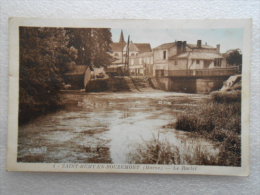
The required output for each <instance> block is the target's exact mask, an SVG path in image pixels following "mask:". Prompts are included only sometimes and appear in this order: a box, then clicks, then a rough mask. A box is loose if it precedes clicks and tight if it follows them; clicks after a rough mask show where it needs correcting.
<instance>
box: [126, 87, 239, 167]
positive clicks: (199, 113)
mask: <svg viewBox="0 0 260 195" xmlns="http://www.w3.org/2000/svg"><path fill="white" fill-rule="evenodd" d="M167 127H173V128H176V129H178V130H183V131H188V132H190V135H191V136H199V137H204V138H206V139H208V140H211V141H213V142H214V143H215V144H216V145H217V146H218V148H219V155H217V156H216V157H214V156H210V155H209V154H205V153H204V152H203V151H202V150H200V149H199V148H196V149H195V151H196V152H195V154H193V156H189V155H186V156H182V157H181V158H180V154H179V151H178V149H177V148H176V147H175V146H172V145H170V144H169V143H167V142H162V141H160V140H159V139H154V140H152V141H151V142H147V143H146V144H145V145H142V146H140V147H139V148H138V149H137V150H136V151H135V153H134V154H132V155H131V160H130V161H131V162H135V163H147V164H151V163H158V164H180V163H184V162H185V163H188V164H194V165H195V164H196V165H220V166H240V165H241V92H240V91H229V92H213V93H212V94H211V95H210V100H208V101H205V102H201V103H200V104H199V105H198V106H196V107H189V109H188V112H186V113H185V114H180V115H179V116H178V117H177V121H176V123H174V124H169V125H167ZM181 159H182V162H181Z"/></svg>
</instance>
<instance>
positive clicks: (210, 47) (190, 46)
mask: <svg viewBox="0 0 260 195" xmlns="http://www.w3.org/2000/svg"><path fill="white" fill-rule="evenodd" d="M187 46H188V47H189V48H191V49H195V48H198V46H197V44H190V43H188V44H187ZM200 48H202V49H216V48H214V47H212V46H210V45H201V47H200Z"/></svg>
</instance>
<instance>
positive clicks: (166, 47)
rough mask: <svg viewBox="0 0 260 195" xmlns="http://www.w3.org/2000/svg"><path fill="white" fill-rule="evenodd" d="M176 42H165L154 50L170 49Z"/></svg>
mask: <svg viewBox="0 0 260 195" xmlns="http://www.w3.org/2000/svg"><path fill="white" fill-rule="evenodd" d="M175 44H176V43H175V42H172V43H164V44H162V45H159V46H158V47H155V48H154V50H157V49H169V48H171V47H173V46H175Z"/></svg>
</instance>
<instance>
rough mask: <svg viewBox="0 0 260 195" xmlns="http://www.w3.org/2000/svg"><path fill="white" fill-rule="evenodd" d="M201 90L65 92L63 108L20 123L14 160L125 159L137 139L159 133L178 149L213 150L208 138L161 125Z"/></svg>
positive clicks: (193, 98) (195, 99)
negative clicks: (23, 123) (185, 91)
mask: <svg viewBox="0 0 260 195" xmlns="http://www.w3.org/2000/svg"><path fill="white" fill-rule="evenodd" d="M203 98H207V97H206V96H204V95H194V94H193V95H190V94H181V93H170V92H156V91H155V92H145V93H144V92H143V93H92V94H84V93H78V94H77V93H75V94H71V93H66V94H64V103H65V104H66V107H65V109H64V110H62V111H59V112H56V113H52V114H48V115H46V116H43V117H40V118H37V119H36V120H34V121H33V122H31V123H30V124H27V125H24V126H21V127H19V147H18V161H24V162H56V163H57V162H78V163H90V162H92V163H128V154H129V153H131V151H133V149H135V147H136V146H137V145H138V144H141V143H143V142H145V141H148V140H150V139H152V138H153V136H154V135H158V133H159V134H160V138H161V139H162V140H165V141H168V142H169V143H171V144H174V145H176V146H178V148H179V151H180V153H181V154H182V155H185V153H187V152H189V153H192V152H195V151H194V150H195V148H197V147H196V146H197V145H199V146H200V148H201V149H202V150H205V151H206V152H208V153H210V154H211V155H217V153H218V150H217V149H215V148H214V146H213V145H212V143H210V142H207V141H206V140H203V139H199V138H192V137H191V136H189V134H188V133H187V132H181V131H176V130H175V129H170V128H163V126H165V125H167V124H169V123H172V122H174V120H176V114H177V113H179V112H183V107H185V106H190V105H196V101H200V100H201V99H203Z"/></svg>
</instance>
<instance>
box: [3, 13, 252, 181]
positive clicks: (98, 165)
mask: <svg viewBox="0 0 260 195" xmlns="http://www.w3.org/2000/svg"><path fill="white" fill-rule="evenodd" d="M9 38H10V40H9V118H8V124H9V125H8V147H7V150H8V156H7V170H8V171H39V172H102V173H153V174H206V175H232V176H248V175H249V168H250V163H249V159H250V153H249V152H250V149H249V121H250V120H249V115H250V110H249V104H250V102H249V100H250V52H251V51H250V50H251V20H250V19H240V20H238V19H236V20H231V19H218V20H173V19H172V20H141V19H140V20H131V19H122V20H105V19H95V20H91V19H51V18H45V19H43V18H42V19H41V18H10V19H9Z"/></svg>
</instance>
